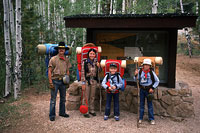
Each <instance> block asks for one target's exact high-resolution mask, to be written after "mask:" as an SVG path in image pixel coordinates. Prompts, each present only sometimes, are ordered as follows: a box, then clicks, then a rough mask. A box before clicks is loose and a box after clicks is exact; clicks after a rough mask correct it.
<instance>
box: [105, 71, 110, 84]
mask: <svg viewBox="0 0 200 133" xmlns="http://www.w3.org/2000/svg"><path fill="white" fill-rule="evenodd" d="M106 76H107V77H106V82H108V79H109V77H110V73H106Z"/></svg>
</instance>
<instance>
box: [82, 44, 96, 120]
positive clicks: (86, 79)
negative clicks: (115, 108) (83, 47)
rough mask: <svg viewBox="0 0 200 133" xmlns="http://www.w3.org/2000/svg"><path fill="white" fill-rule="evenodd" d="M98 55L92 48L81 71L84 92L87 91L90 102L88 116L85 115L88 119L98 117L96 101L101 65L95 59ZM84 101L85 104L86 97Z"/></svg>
mask: <svg viewBox="0 0 200 133" xmlns="http://www.w3.org/2000/svg"><path fill="white" fill-rule="evenodd" d="M96 53H97V51H96V50H95V49H92V48H91V49H90V50H89V51H88V58H87V59H86V60H85V61H83V63H82V69H81V81H82V91H85V93H86V98H87V101H88V112H87V114H84V117H86V118H90V115H89V114H91V115H92V116H96V113H95V111H94V100H95V92H96V88H97V80H98V69H99V63H98V62H97V59H96V58H95V57H96ZM83 101H84V102H85V97H84V98H83Z"/></svg>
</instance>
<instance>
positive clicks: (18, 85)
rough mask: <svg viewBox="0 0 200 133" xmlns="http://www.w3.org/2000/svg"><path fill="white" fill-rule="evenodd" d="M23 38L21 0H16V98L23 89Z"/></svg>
mask: <svg viewBox="0 0 200 133" xmlns="http://www.w3.org/2000/svg"><path fill="white" fill-rule="evenodd" d="M21 69H22V38H21V0H16V61H15V72H14V74H15V80H14V98H15V99H17V98H18V95H19V92H20V90H21V79H22V76H21V75H22V74H21V71H22V70H21Z"/></svg>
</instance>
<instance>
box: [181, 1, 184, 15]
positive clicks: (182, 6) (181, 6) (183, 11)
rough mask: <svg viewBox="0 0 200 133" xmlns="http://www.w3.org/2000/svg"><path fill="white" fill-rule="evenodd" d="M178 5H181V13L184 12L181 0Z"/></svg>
mask: <svg viewBox="0 0 200 133" xmlns="http://www.w3.org/2000/svg"><path fill="white" fill-rule="evenodd" d="M180 6H181V13H184V10H183V2H182V0H180Z"/></svg>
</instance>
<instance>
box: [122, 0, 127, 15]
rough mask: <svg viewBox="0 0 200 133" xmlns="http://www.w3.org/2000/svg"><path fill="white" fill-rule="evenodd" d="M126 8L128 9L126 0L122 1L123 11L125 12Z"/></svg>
mask: <svg viewBox="0 0 200 133" xmlns="http://www.w3.org/2000/svg"><path fill="white" fill-rule="evenodd" d="M125 9H126V0H123V1H122V13H125Z"/></svg>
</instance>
